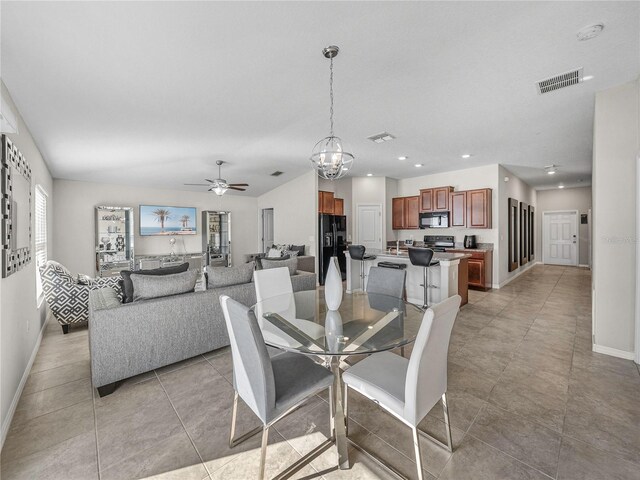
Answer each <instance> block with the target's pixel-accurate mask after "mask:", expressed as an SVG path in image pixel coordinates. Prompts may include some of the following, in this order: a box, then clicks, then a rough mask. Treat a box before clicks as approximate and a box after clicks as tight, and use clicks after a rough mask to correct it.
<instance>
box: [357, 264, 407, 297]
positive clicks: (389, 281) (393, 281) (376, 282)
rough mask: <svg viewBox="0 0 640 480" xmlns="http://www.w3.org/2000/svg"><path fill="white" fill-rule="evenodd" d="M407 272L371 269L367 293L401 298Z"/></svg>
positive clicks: (390, 269)
mask: <svg viewBox="0 0 640 480" xmlns="http://www.w3.org/2000/svg"><path fill="white" fill-rule="evenodd" d="M406 278H407V272H406V270H404V269H395V268H383V267H371V268H370V269H369V280H368V282H367V293H377V294H380V295H389V296H390V297H396V298H402V295H403V293H404V284H405V281H406Z"/></svg>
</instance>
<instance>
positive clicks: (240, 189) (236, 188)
mask: <svg viewBox="0 0 640 480" xmlns="http://www.w3.org/2000/svg"><path fill="white" fill-rule="evenodd" d="M228 188H229V190H237V191H239V192H244V191H246V190H247V189H246V188H238V187H231V186H229V187H228Z"/></svg>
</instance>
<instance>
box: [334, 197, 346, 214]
mask: <svg viewBox="0 0 640 480" xmlns="http://www.w3.org/2000/svg"><path fill="white" fill-rule="evenodd" d="M333 214H334V215H344V198H334V199H333Z"/></svg>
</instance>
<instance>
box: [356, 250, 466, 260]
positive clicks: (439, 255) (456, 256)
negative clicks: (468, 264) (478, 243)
mask: <svg viewBox="0 0 640 480" xmlns="http://www.w3.org/2000/svg"><path fill="white" fill-rule="evenodd" d="M367 254H369V255H375V256H376V257H383V258H402V259H408V258H409V253H408V252H403V251H402V249H400V254H399V255H398V254H396V253H395V249H394V253H390V252H389V251H388V250H384V251H383V250H375V249H371V250H367ZM470 257H471V255H470V254H468V253H447V252H434V254H433V259H434V260H439V261H451V260H462V259H463V258H470Z"/></svg>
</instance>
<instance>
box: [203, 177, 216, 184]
mask: <svg viewBox="0 0 640 480" xmlns="http://www.w3.org/2000/svg"><path fill="white" fill-rule="evenodd" d="M205 180H206V181H207V182H209V183H216V182H214V181H213V180H209V179H208V178H205Z"/></svg>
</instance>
